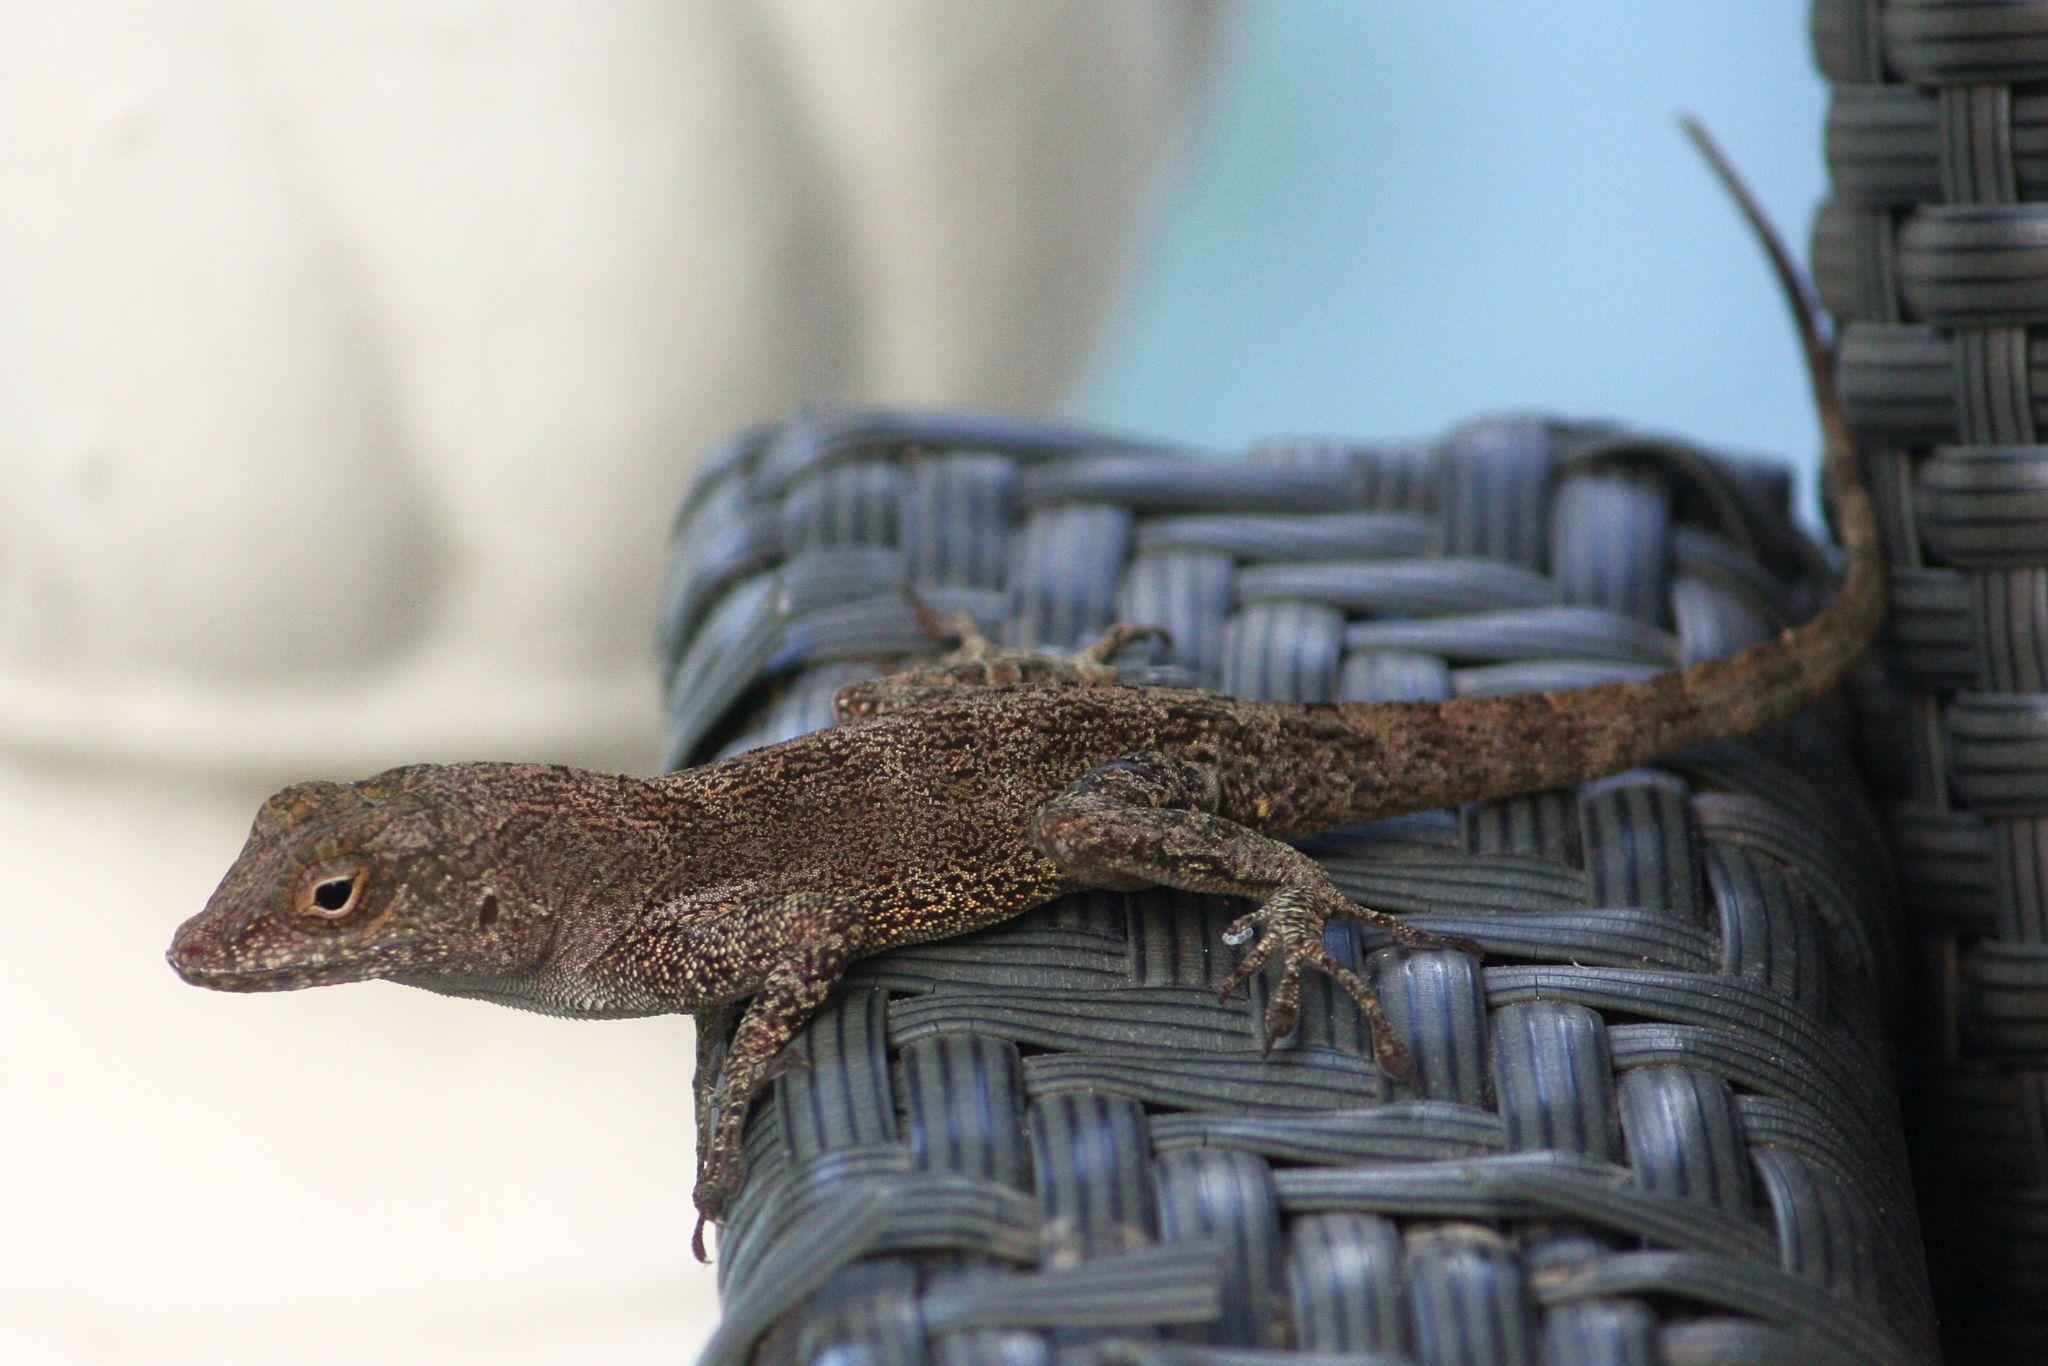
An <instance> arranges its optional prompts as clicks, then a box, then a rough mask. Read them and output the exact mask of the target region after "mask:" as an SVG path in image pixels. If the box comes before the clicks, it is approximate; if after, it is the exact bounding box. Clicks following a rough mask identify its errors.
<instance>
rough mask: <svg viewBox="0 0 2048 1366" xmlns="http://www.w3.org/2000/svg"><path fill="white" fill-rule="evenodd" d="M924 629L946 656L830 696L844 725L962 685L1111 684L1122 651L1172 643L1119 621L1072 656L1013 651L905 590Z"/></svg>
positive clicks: (1153, 629) (960, 616)
mask: <svg viewBox="0 0 2048 1366" xmlns="http://www.w3.org/2000/svg"><path fill="white" fill-rule="evenodd" d="M908 596H909V598H910V603H911V606H912V607H913V608H915V609H916V611H917V620H918V625H919V627H920V628H921V629H922V630H923V631H924V633H925V634H926V635H928V636H930V637H931V638H932V639H933V640H937V641H941V642H947V643H950V644H952V646H953V649H952V650H951V651H950V652H949V653H947V654H946V655H945V656H944V657H942V658H940V659H938V660H935V661H933V662H932V663H931V664H929V665H927V666H925V667H923V668H918V669H910V670H907V671H906V672H903V673H895V674H889V675H886V676H884V677H882V678H871V679H864V680H862V681H861V682H858V683H849V684H847V685H846V686H845V687H843V688H841V689H840V690H839V691H838V692H836V693H834V694H833V695H832V710H833V714H834V715H835V717H836V718H837V719H838V721H839V724H840V725H842V726H844V725H851V724H853V723H854V722H857V721H864V720H867V719H869V718H870V717H875V716H882V715H885V714H887V713H890V712H899V711H906V710H908V709H910V708H912V707H917V706H921V705H923V704H924V703H926V702H930V701H934V700H936V699H939V698H942V697H947V696H950V695H952V694H953V693H954V692H955V691H957V690H958V689H961V688H1005V687H1014V686H1016V685H1018V684H1024V685H1027V686H1048V685H1050V686H1060V687H1083V688H1092V687H1108V686H1111V685H1113V684H1115V682H1116V670H1115V669H1114V668H1112V667H1111V666H1110V660H1112V659H1114V658H1115V657H1116V655H1117V653H1118V652H1119V651H1121V650H1122V649H1123V648H1124V647H1125V646H1126V645H1129V644H1131V643H1132V642H1133V641H1138V640H1159V641H1169V640H1170V639H1171V637H1170V636H1169V635H1168V633H1167V630H1166V628H1165V627H1163V626H1131V625H1126V624H1124V623H1121V622H1120V623H1118V624H1116V625H1114V626H1111V627H1110V628H1109V629H1108V630H1106V631H1104V632H1103V633H1102V634H1101V635H1100V636H1098V637H1097V638H1096V639H1095V640H1094V642H1093V643H1091V644H1089V645H1086V646H1083V647H1082V648H1081V649H1079V650H1076V651H1075V652H1074V653H1072V654H1070V655H1059V654H1047V653H1044V652H1041V651H1038V650H1012V649H1010V648H1008V647H1006V646H1002V645H998V644H996V643H995V642H994V641H992V640H990V639H989V638H988V637H987V636H985V635H983V634H982V633H981V628H980V627H978V626H976V625H975V624H974V618H972V617H970V616H969V615H968V614H967V613H965V612H947V613H941V612H938V611H937V610H935V609H934V608H933V607H932V606H931V605H930V604H929V603H927V602H925V601H924V599H922V598H920V597H918V596H917V595H916V594H915V593H914V592H910V593H908Z"/></svg>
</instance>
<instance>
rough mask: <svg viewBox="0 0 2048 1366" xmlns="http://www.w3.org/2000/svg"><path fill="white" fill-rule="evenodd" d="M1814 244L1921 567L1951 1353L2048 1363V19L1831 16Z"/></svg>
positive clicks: (1866, 4) (1923, 923) (1934, 1127)
mask: <svg viewBox="0 0 2048 1366" xmlns="http://www.w3.org/2000/svg"><path fill="white" fill-rule="evenodd" d="M1813 17H1814V41H1815V48H1816V51H1817V53H1818V56H1819V61H1820V65H1821V68H1822V70H1823V71H1824V72H1825V73H1826V75H1827V76H1828V78H1829V80H1830V81H1832V82H1833V85H1834V90H1833V98H1832V103H1831V107H1830V111H1829V117H1828V130H1827V153H1828V166H1829V173H1830V177H1831V181H1832V197H1831V198H1830V200H1829V201H1828V203H1827V204H1826V206H1825V207H1824V208H1823V209H1822V211H1821V214H1820V217H1819V219H1818V221H1817V223H1816V225H1815V230H1814V260H1815V269H1816V273H1817V276H1818V278H1819V280H1820V284H1821V287H1822V293H1823V297H1824V298H1825V300H1826V302H1827V305H1828V307H1829V308H1830V309H1831V310H1832V311H1833V313H1834V314H1835V317H1836V319H1837V322H1838V324H1839V326H1840V331H1841V336H1842V343H1843V344H1842V353H1843V359H1842V378H1843V383H1844V386H1845V391H1846V393H1847V396H1848V399H1849V405H1850V416H1851V420H1852V421H1853V422H1854V423H1855V424H1856V426H1857V427H1858V429H1859V430H1860V431H1861V432H1862V433H1863V434H1864V435H1865V436H1866V438H1867V439H1868V440H1869V441H1870V442H1872V443H1873V444H1874V445H1876V446H1878V447H1879V448H1880V449H1881V455H1880V457H1879V460H1878V473H1879V480H1880V484H1881V489H1880V499H1881V503H1882V506H1883V508H1884V511H1885V514H1886V529H1887V533H1888V538H1889V540H1890V544H1891V553H1892V558H1893V562H1894V564H1895V566H1896V567H1895V569H1894V571H1893V582H1894V586H1895V600H1896V603H1895V607H1894V610H1893V614H1892V638H1891V643H1890V649H1889V650H1888V651H1887V657H1886V663H1887V664H1888V666H1889V668H1888V671H1887V675H1886V677H1884V678H1883V679H1878V678H1875V677H1873V678H1872V680H1871V683H1870V686H1869V688H1868V689H1867V690H1866V693H1867V698H1866V705H1867V707H1868V709H1869V711H1870V714H1871V716H1872V718H1873V720H1874V724H1872V725H1870V726H1869V727H1867V730H1868V733H1869V734H1870V735H1871V736H1872V737H1873V739H1874V740H1875V741H1876V742H1877V743H1876V744H1875V745H1874V746H1873V748H1872V753H1871V761H1872V762H1871V769H1872V772H1873V775H1874V776H1876V777H1878V778H1880V779H1881V782H1882V797H1883V801H1884V804H1885V813H1886V818H1887V824H1888V825H1889V827H1890V829H1891V831H1892V835H1893V847H1894V849H1895V850H1896V852H1897V855H1898V859H1899V864H1900V872H1901V875H1902V879H1903V885H1904V891H1905V902H1906V922H1905V923H1906V925H1907V927H1908V929H1909V932H1910V934H1911V937H1912V940H1913V942H1914V946H1915V952H1914V957H1915V959H1916V961H1917V964H1918V966H1919V969H1920V975H1921V979H1922V987H1921V990H1920V991H1919V992H1918V993H1916V994H1917V997H1918V999H1919V1002H1920V1014H1921V1019H1920V1021H1919V1023H1918V1025H1917V1027H1916V1028H1915V1029H1914V1031H1913V1034H1914V1036H1915V1037H1916V1038H1918V1039H1920V1040H1923V1041H1924V1046H1923V1048H1922V1050H1921V1051H1920V1056H1919V1057H1918V1058H1917V1065H1916V1066H1915V1067H1914V1068H1913V1069H1911V1070H1912V1072H1913V1079H1912V1081H1911V1082H1910V1085H1909V1089H1908V1091H1907V1093H1906V1109H1907V1123H1908V1128H1909V1132H1910V1133H1911V1134H1912V1136H1913V1148H1914V1157H1915V1162H1916V1166H1917V1169H1918V1172H1919V1175H1920V1185H1921V1189H1922V1199H1923V1204H1924V1208H1925V1213H1926V1217H1927V1226H1928V1240H1929V1250H1930V1254H1931V1256H1932V1260H1933V1263H1934V1281H1935V1288H1936V1294H1937V1299H1938V1301H1939V1302H1940V1304H1941V1306H1942V1311H1943V1315H1942V1316H1943V1320H1944V1334H1945V1336H1946V1337H1947V1339H1948V1341H1949V1343H1950V1345H1951V1347H1952V1348H1953V1349H1955V1350H1956V1351H1957V1352H1958V1353H1959V1354H1960V1355H1965V1356H1968V1357H1970V1358H1972V1359H1986V1360H2042V1359H2044V1358H2048V1106H2044V1099H2048V876H2044V865H2043V854H2044V851H2048V819H2044V817H2048V800H2044V798H2048V445H2043V444H2042V436H2041V433H2042V432H2043V430H2044V426H2043V419H2044V418H2048V331H2044V330H2043V329H2044V326H2048V5H2043V4H2041V3H2038V2H2031V0H2030V2H2028V3H1986V2H1985V0H1970V2H1969V3H1955V2H1954V0H1943V2H1930V0H1914V2H1913V3H1896V2H1894V3H1879V2H1878V0H1818V2H1817V3H1816V4H1815V5H1814V10H1813Z"/></svg>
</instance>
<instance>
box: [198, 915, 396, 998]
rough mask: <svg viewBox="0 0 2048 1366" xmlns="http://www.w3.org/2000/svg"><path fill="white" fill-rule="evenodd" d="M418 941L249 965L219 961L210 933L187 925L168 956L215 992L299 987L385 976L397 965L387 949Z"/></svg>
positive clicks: (218, 954)
mask: <svg viewBox="0 0 2048 1366" xmlns="http://www.w3.org/2000/svg"><path fill="white" fill-rule="evenodd" d="M414 942H416V941H413V940H397V941H393V942H389V943H383V944H377V945H372V946H370V947H369V948H368V949H366V950H364V951H362V952H361V953H359V954H356V955H351V956H350V957H349V958H347V959H344V960H341V961H338V962H328V963H294V962H288V961H287V962H281V963H270V964H247V963H236V962H232V961H230V962H222V961H220V960H221V958H222V957H223V956H226V955H223V954H222V952H221V949H220V946H219V945H218V944H217V943H216V942H215V941H214V940H213V939H212V937H211V936H209V935H207V934H206V933H204V932H203V931H201V930H194V929H193V928H192V926H191V925H190V924H187V925H186V926H183V927H181V928H180V929H179V931H178V933H177V935H176V936H175V937H174V938H173V939H172V940H171V947H170V951H169V952H167V953H166V954H165V955H164V960H165V961H166V962H168V963H169V964H170V965H171V970H172V971H173V972H175V973H177V974H178V976H179V977H181V978H183V979H184V980H185V981H186V982H189V983H190V984H192V985H193V986H195V987H206V988H208V989H209V990H212V991H245V992H246V991H296V990H298V989H299V988H301V987H319V986H329V985H333V984H336V983H340V982H362V981H368V980H371V979H373V978H379V977H384V976H387V975H389V974H390V972H391V970H392V969H393V968H394V967H396V966H397V965H396V964H393V963H391V962H389V961H388V956H389V954H390V953H391V952H392V951H394V950H397V949H402V948H406V947H409V946H410V945H411V944H412V943H414Z"/></svg>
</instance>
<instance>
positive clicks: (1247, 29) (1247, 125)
mask: <svg viewBox="0 0 2048 1366" xmlns="http://www.w3.org/2000/svg"><path fill="white" fill-rule="evenodd" d="M1805 11H1806V7H1805V6H1803V5H1791V4H1768V5H1767V4H1733V5H1711V6H1710V5H1697V4H1675V3H1647V4H1633V5H1614V4H1603V3H1597V2H1596V0H1569V2H1560V3H1552V4H1545V5H1540V6H1538V5H1501V4H1484V3H1476V2H1474V0H1464V2H1462V3H1441V4H1428V5H1393V4H1329V3H1315V0H1276V3H1269V4H1263V5H1260V6H1257V7H1255V8H1250V9H1247V10H1245V11H1243V12H1242V13H1241V14H1240V16H1239V19H1240V22H1239V23H1238V25H1237V26H1236V28H1235V31H1234V32H1233V33H1232V34H1230V35H1229V39H1228V46H1227V49H1226V52H1225V62H1224V66H1223V69H1222V71H1221V72H1220V73H1219V88H1218V90H1217V92H1216V93H1217V96H1218V98H1217V101H1216V103H1215V105H1214V107H1213V108H1212V109H1211V110H1210V112H1209V114H1208V119H1209V122H1208V125H1207V127H1206V129H1205V130H1204V134H1205V135H1204V136H1202V137H1200V138H1198V139H1197V141H1196V143H1195V145H1194V151H1193V155H1192V156H1191V157H1190V158H1189V160H1188V163H1187V164H1186V165H1185V166H1184V167H1183V168H1182V172H1181V175H1180V176H1179V178H1178V179H1177V181H1175V182H1174V183H1173V184H1171V185H1170V186H1169V188H1168V191H1167V194H1166V196H1165V198H1164V199H1163V201H1162V203H1161V205H1160V211H1159V216H1158V218H1157V221H1156V227H1155V231H1154V236H1153V240H1152V241H1151V243H1150V244H1149V250H1148V251H1147V252H1146V254H1145V258H1144V265H1143V266H1142V268H1141V271H1140V274H1139V277H1138V279H1137V281H1136V282H1135V284H1134V286H1133V288H1132V290H1131V293H1130V294H1129V296H1128V297H1127V299H1126V301H1125V306H1124V308H1123V310H1122V312H1121V314H1120V315H1119V317H1118V319H1117V321H1116V323H1115V324H1114V326H1113V327H1112V329H1111V332H1110V335H1109V336H1108V338H1107V341H1106V345H1105V346H1104V348H1103V349H1102V351H1101V353H1100V354H1099V357H1098V360H1097V362H1096V364H1095V366H1094V368H1093V371H1092V373H1091V374H1090V376H1089V377H1088V379H1087V380H1086V382H1085V384H1084V385H1083V387H1082V390H1081V392H1080V394H1079V395H1078V397H1077V400H1076V402H1075V404H1074V408H1075V410H1076V411H1077V412H1078V413H1080V414H1081V415H1083V416H1086V417H1088V418H1091V419H1094V420H1098V421H1101V422H1105V423H1109V424H1112V425H1115V426H1118V427H1128V428H1133V429H1137V430H1141V431H1146V432H1152V433H1158V434H1163V435H1169V436H1174V437H1179V438H1182V439H1185V440H1189V441H1192V442H1195V443H1198V444H1203V445H1217V446H1224V447H1229V446H1235V445H1238V444H1241V443H1244V442H1246V441H1249V440H1252V439H1254V438H1257V437H1260V436H1264V435H1278V434H1287V433H1305V432H1327V433H1343V434H1350V435H1359V436H1373V437H1385V436H1418V435H1427V434H1431V433H1436V432H1440V431H1442V430H1443V429H1444V428H1446V427H1447V426H1450V425H1451V424H1453V423H1455V422H1457V421H1458V420H1460V419H1461V418H1464V417H1467V416H1471V415H1473V414H1475V413H1479V412H1486V411H1499V410H1502V409H1526V408H1538V409H1544V410H1548V411H1553V412H1557V413H1560V414H1563V415H1566V416H1586V417H1590V416H1602V417H1617V418H1623V419H1627V420H1630V421H1632V422H1636V423H1640V424H1644V425H1647V426H1652V427H1656V428H1660V429H1665V430H1671V431H1676V432H1680V433H1683V434H1686V435H1689V436H1692V437H1694V438H1697V439H1699V440H1702V441H1706V442H1709V443H1713V444H1718V445H1722V446H1726V447H1732V448H1742V449H1749V450H1756V451H1761V452H1764V453H1766V454H1769V455H1772V456H1775V457H1778V458H1781V459H1784V460H1788V461H1803V462H1806V463H1807V465H1808V466H1809V467H1810V466H1811V464H1812V461H1813V458H1814V454H1815V438H1814V435H1813V432H1814V426H1813V417H1812V412H1811V406H1810V404H1809V401H1808V398H1807V393H1806V387H1805V382H1804V380H1803V378H1802V376H1801V372H1800V368H1799V365H1798V361H1797V356H1796V353H1795V350H1794V347H1793V343H1792V335H1791V332H1790V329H1789V326H1788V323H1787V320H1786V318H1785V316H1784V312H1783V309H1782V308H1781V307H1780V305H1779V302H1778V298H1777V294H1776V292H1775V290H1774V288H1773V287H1772V285H1771V284H1770V282H1769V280H1768V278H1767V276H1766V275H1765V272H1764V268H1763V265H1762V261H1761V257H1760V256H1759V255H1758V253H1757V251H1756V249H1755V247H1754V246H1753V245H1752V244H1751V242H1750V241H1749V239H1748V238H1747V236H1746V235H1745V233H1744V231H1743V229H1742V228H1741V227H1740V226H1739V225H1738V220H1737V218H1736V216H1735V213H1734V211H1733V209H1732V208H1731V207H1730V206H1729V204H1728V203H1727V202H1726V200H1725V199H1724V198H1723V196H1722V195H1721V193H1720V191H1719V190H1718V189H1717V188H1716V187H1715V186H1714V185H1713V183H1712V182H1711V180H1710V179H1709V177H1708V174H1707V172H1706V170H1705V168H1704V167H1703V166H1702V165H1701V164H1700V162H1699V160H1698V158H1697V157H1696V156H1695V155H1694V154H1693V152H1692V150H1691V149H1690V147H1689V146H1688V145H1687V144H1686V143H1685V142H1684V140H1683V139H1682V138H1681V137H1680V136H1679V135H1678V133H1677V131H1676V128H1675V126H1674V124H1673V121H1672V116H1673V114H1674V113H1675V112H1676V111H1678V110H1680V109H1688V110H1691V111H1693V112H1695V113H1697V114H1699V115H1700V116H1701V117H1702V118H1704V119H1705V120H1706V122H1707V124H1708V126H1709V127H1710V128H1712V129H1713V130H1714V132H1715V133H1716V134H1717V135H1718V136H1719V138H1720V139H1721V141H1722V143H1723V144H1724V146H1726V148H1727V149H1728V151H1729V153H1730V154H1731V155H1732V156H1733V157H1734V158H1735V160H1736V162H1737V163H1738V164H1739V165H1740V166H1741V167H1742V168H1743V170H1744V172H1745V174H1746V175H1747V176H1748V177H1749V179H1750V181H1751V183H1752V184H1753V185H1754V187H1755V188H1756V190H1757V192H1758V194H1759V196H1760V197H1761V198H1762V200H1763V201H1764V203H1765V205H1766V206H1767V207H1768V208H1769V209H1770V210H1771V212H1772V215H1773V216H1774V217H1775V218H1776V220H1777V221H1778V224H1779V226H1780V229H1781V230H1782V231H1783V232H1784V233H1785V234H1786V236H1787V237H1788V239H1789V240H1790V241H1791V242H1792V244H1793V247H1794V249H1795V251H1796V252H1798V254H1799V255H1800V256H1801V257H1802V258H1803V257H1804V256H1805V254H1806V249H1807V235H1808V229H1809V226H1810V224H1811V221H1812V215H1813V210H1814V208H1815V207H1816V206H1817V205H1818V203H1819V200H1820V196H1821V192H1822V185H1823V170H1822V163H1821V153H1820V129H1821V118H1822V114H1823V110H1824V103H1825V101H1824V88H1823V85H1822V83H1821V80H1820V77H1819V76H1818V75H1817V74H1816V73H1815V71H1814V69H1813V66H1812V61H1811V58H1810V56H1809V55H1808V53H1809V47H1808V41H1807V35H1806V12H1805ZM1806 482H1807V483H1809V484H1810V482H1811V481H1810V480H1809V481H1806ZM1811 505H1812V504H1811V494H1810V491H1809V493H1808V495H1807V508H1808V510H1809V512H1810V509H1811Z"/></svg>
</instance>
